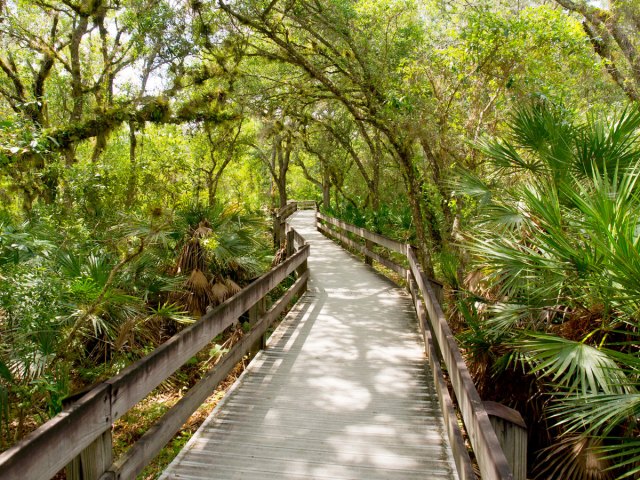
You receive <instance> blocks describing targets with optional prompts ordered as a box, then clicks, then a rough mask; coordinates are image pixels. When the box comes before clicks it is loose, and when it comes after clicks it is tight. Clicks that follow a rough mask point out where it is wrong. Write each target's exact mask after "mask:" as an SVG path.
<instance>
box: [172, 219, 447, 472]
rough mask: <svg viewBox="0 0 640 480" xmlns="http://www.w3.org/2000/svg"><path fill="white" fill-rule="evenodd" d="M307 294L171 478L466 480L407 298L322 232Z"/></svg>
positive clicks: (310, 234) (304, 225) (311, 233)
mask: <svg viewBox="0 0 640 480" xmlns="http://www.w3.org/2000/svg"><path fill="white" fill-rule="evenodd" d="M314 214H315V212H313V211H300V212H297V213H296V214H294V216H293V217H292V219H291V223H292V224H293V225H294V226H295V228H296V230H298V231H299V232H300V233H301V234H302V235H303V236H304V237H305V238H306V239H307V240H308V241H309V243H311V257H310V258H309V268H310V271H311V280H310V283H309V292H308V293H307V294H305V295H304V297H303V298H302V299H301V300H300V302H299V303H298V304H297V305H296V307H295V308H294V309H293V310H292V311H291V312H290V313H289V315H288V316H287V317H286V319H285V320H284V321H283V322H282V324H281V325H280V326H279V327H278V329H277V331H276V332H275V333H274V334H273V335H272V337H271V338H270V341H269V344H268V348H267V349H266V350H264V351H262V352H260V353H259V354H258V355H257V356H256V358H255V359H254V360H253V361H252V362H251V364H250V365H249V367H248V368H247V369H246V371H245V373H244V374H243V375H242V376H241V377H240V379H239V380H238V381H237V382H236V384H235V385H234V386H233V387H232V390H231V391H230V392H229V393H228V394H227V396H226V397H225V399H224V400H223V401H222V402H220V404H219V405H218V407H217V408H216V410H214V412H213V413H212V414H211V415H210V416H209V418H208V419H207V420H206V421H205V423H204V424H203V425H202V427H201V428H200V429H199V430H198V432H197V433H196V434H195V435H194V436H193V437H192V438H191V440H190V441H189V442H188V444H187V445H186V446H185V448H184V449H183V451H182V452H181V453H180V454H179V455H178V457H176V459H175V460H174V461H173V462H172V463H171V465H170V466H169V467H168V469H167V470H166V471H165V473H164V474H163V476H162V477H161V478H162V479H287V480H288V479H291V480H293V479H367V480H377V479H389V480H392V479H418V478H420V479H424V480H438V479H456V478H457V475H456V473H455V466H454V463H453V460H452V457H451V451H450V448H449V446H448V441H447V437H446V432H445V430H444V426H443V420H442V418H441V413H440V408H439V406H438V400H437V396H436V394H435V387H434V385H433V380H432V378H431V373H430V372H429V371H428V369H427V362H426V360H425V358H424V355H423V350H422V347H421V343H420V338H419V335H418V333H417V326H416V320H415V313H414V311H413V308H412V304H411V300H410V298H409V297H408V296H407V295H406V294H405V293H404V291H403V290H402V289H400V288H398V287H396V286H394V285H393V284H392V283H391V282H389V281H388V280H387V279H385V278H384V277H382V276H380V275H378V274H376V273H375V272H374V271H373V270H372V269H371V268H370V267H367V266H366V265H364V264H362V263H361V262H359V261H358V260H357V259H355V258H353V257H352V256H351V255H350V254H348V253H347V252H345V251H344V250H342V249H341V248H340V247H338V246H337V245H335V244H334V243H333V242H331V241H330V240H327V239H325V238H324V237H323V236H322V235H320V234H319V233H318V232H317V231H316V230H315V228H314Z"/></svg>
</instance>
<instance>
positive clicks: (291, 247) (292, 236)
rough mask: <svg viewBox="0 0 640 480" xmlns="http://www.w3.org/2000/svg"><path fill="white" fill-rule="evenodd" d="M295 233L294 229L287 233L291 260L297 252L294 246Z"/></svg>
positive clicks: (288, 252) (288, 253)
mask: <svg viewBox="0 0 640 480" xmlns="http://www.w3.org/2000/svg"><path fill="white" fill-rule="evenodd" d="M293 238H294V232H293V229H290V230H289V231H288V232H287V243H286V245H287V258H289V257H290V256H291V255H293V254H294V253H295V251H296V247H295V245H294V243H293V242H294V239H293Z"/></svg>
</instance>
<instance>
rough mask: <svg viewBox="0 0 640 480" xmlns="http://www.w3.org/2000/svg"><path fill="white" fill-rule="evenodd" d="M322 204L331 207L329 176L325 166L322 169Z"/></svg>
mask: <svg viewBox="0 0 640 480" xmlns="http://www.w3.org/2000/svg"><path fill="white" fill-rule="evenodd" d="M322 206H323V207H324V208H331V176H330V175H329V169H327V168H325V169H324V172H323V176H322Z"/></svg>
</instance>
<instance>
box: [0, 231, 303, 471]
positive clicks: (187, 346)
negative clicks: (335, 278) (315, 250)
mask: <svg viewBox="0 0 640 480" xmlns="http://www.w3.org/2000/svg"><path fill="white" fill-rule="evenodd" d="M298 239H299V240H300V241H299V242H298V245H299V248H298V249H297V251H295V249H294V250H292V252H291V255H290V256H289V257H288V258H287V259H286V260H285V261H284V262H283V263H281V264H280V265H278V266H277V267H275V268H273V269H272V270H271V271H270V272H268V273H266V274H265V275H263V276H262V277H260V278H258V279H257V280H255V281H254V282H253V283H251V284H250V285H249V286H248V287H246V288H245V289H243V290H242V291H240V292H239V293H238V294H236V295H234V296H233V297H231V298H230V299H228V300H227V301H225V302H224V303H222V304H221V305H219V306H218V307H216V308H214V309H213V310H211V311H210V312H209V313H207V314H206V315H204V316H203V317H202V318H200V319H199V320H198V321H197V322H196V323H194V324H193V325H191V326H189V327H188V328H185V329H184V330H182V331H181V332H180V333H178V334H177V335H175V336H173V337H172V338H171V339H169V340H168V341H167V342H165V343H164V344H162V345H161V346H160V347H158V348H157V349H155V350H154V351H153V352H152V353H151V354H149V355H147V356H146V357H144V358H142V359H140V360H138V361H137V362H135V363H133V364H132V365H129V366H128V367H126V368H125V369H123V370H122V371H121V372H120V373H119V374H118V375H116V376H115V377H112V378H110V379H108V380H106V381H105V382H103V383H101V384H99V385H97V386H96V387H94V388H92V389H91V390H90V391H89V392H87V393H86V394H84V395H83V396H81V397H80V398H79V399H78V400H77V401H75V402H73V404H71V405H70V406H69V407H68V408H66V409H65V410H64V411H63V412H62V413H60V414H58V415H57V416H56V417H54V418H53V419H52V420H50V421H49V422H47V423H45V424H44V425H42V426H41V427H40V428H38V429H37V430H36V431H34V432H33V433H32V434H30V435H28V436H27V437H25V439H23V440H22V441H21V442H19V443H18V444H17V445H15V446H14V447H12V448H11V449H9V450H7V451H5V452H4V453H2V454H0V479H1V480H31V479H33V480H36V479H37V480H46V479H49V478H51V477H53V476H54V475H56V473H57V472H58V471H60V470H61V469H62V468H64V467H65V466H67V478H82V479H83V480H107V479H114V480H115V479H133V478H135V477H136V475H137V474H138V473H140V472H141V471H142V469H143V468H144V467H145V466H146V465H147V464H148V463H149V462H150V461H151V460H152V459H153V458H154V457H155V456H156V455H157V454H158V453H159V451H160V450H161V449H162V448H163V447H164V445H166V444H167V443H168V442H169V441H170V440H171V438H172V437H173V435H174V434H175V433H176V432H177V431H178V430H179V429H180V427H181V426H182V425H183V424H184V423H185V422H186V421H187V419H188V418H189V417H190V416H191V415H192V413H193V412H195V410H196V409H197V408H198V407H199V406H200V405H201V404H202V403H203V402H204V400H206V398H207V397H208V396H209V395H211V394H212V393H213V391H214V390H215V387H216V386H217V385H218V383H220V381H221V380H223V379H224V378H225V377H226V376H227V375H228V373H229V372H230V371H231V370H232V369H233V367H234V366H235V365H236V364H237V363H238V362H239V361H240V360H241V359H242V358H243V357H244V355H245V354H246V353H247V352H248V351H249V350H250V349H252V347H253V346H254V345H255V344H256V343H258V342H261V339H263V338H264V335H265V332H266V331H267V329H268V328H269V326H270V325H271V324H272V323H273V321H274V320H275V319H277V318H278V316H279V315H280V314H281V313H282V312H283V311H284V310H285V308H286V307H287V305H288V304H289V303H291V301H292V300H293V299H294V298H295V297H299V296H300V293H301V292H303V291H304V290H305V289H306V283H307V279H308V277H309V272H308V271H307V258H308V256H309V245H307V244H305V242H304V239H301V237H299V236H298ZM294 271H295V272H296V273H297V280H296V281H295V283H294V284H293V285H292V286H291V287H290V288H289V289H288V290H287V292H286V293H285V294H284V295H283V296H282V297H281V298H280V299H279V300H278V301H276V302H275V303H274V304H273V306H272V307H271V308H270V309H269V310H268V311H267V312H264V311H260V310H261V309H260V306H261V305H262V304H263V302H262V300H263V299H264V298H265V296H266V295H267V294H268V293H269V292H270V291H271V290H273V289H274V288H275V287H276V286H277V285H279V284H280V283H281V282H282V281H283V280H284V279H285V278H287V277H288V276H289V275H290V274H291V273H293V272H294ZM248 311H249V312H250V317H253V318H255V319H256V323H255V324H254V325H253V328H252V329H251V331H250V332H249V333H248V334H246V335H245V336H244V337H242V339H241V340H240V341H239V342H238V343H237V344H236V345H235V346H234V347H233V348H231V350H230V351H229V352H228V353H227V354H226V355H225V356H224V358H223V359H222V360H221V361H220V362H219V363H218V364H217V365H216V366H215V367H214V368H213V369H211V370H210V371H209V372H208V373H207V374H206V375H205V376H204V377H203V378H202V379H201V380H200V382H199V383H198V384H197V385H196V386H194V387H193V388H191V389H190V390H189V391H188V392H187V393H186V394H185V395H184V397H183V398H182V399H181V400H180V401H179V402H178V403H177V404H176V405H175V406H174V407H172V408H171V409H170V410H169V411H168V412H167V413H166V414H165V415H164V416H163V417H162V418H161V419H160V420H159V421H158V422H157V423H156V424H155V425H154V426H153V427H151V429H150V430H148V431H147V432H146V433H145V434H144V435H143V436H142V438H141V439H140V440H138V441H137V442H136V443H135V444H134V445H133V446H132V447H131V448H130V449H129V450H128V451H127V452H126V453H125V454H124V455H123V456H122V457H121V458H118V459H117V460H116V461H115V462H114V461H113V458H112V446H111V427H112V425H113V422H115V421H116V420H117V419H118V418H120V417H122V416H123V415H124V414H125V413H126V412H127V411H128V410H130V409H131V408H132V407H133V406H134V405H136V404H137V403H138V402H139V401H140V400H142V399H143V398H144V397H145V396H147V395H148V394H149V393H150V392H151V391H152V390H153V389H154V388H156V387H157V386H158V385H159V384H160V383H161V382H163V381H164V380H166V379H167V378H168V377H169V376H170V375H172V374H173V373H174V372H175V371H176V370H178V368H180V367H181V366H182V365H183V364H184V363H185V362H186V361H187V360H189V359H190V358H192V357H193V356H194V355H195V354H196V353H198V352H199V351H200V350H202V349H203V348H204V347H205V346H206V345H207V344H208V343H209V342H210V341H212V340H213V339H214V338H215V337H216V336H217V335H218V334H219V333H221V332H222V331H223V330H225V329H226V328H227V327H229V326H230V325H232V324H233V323H234V322H236V321H237V319H238V318H239V317H240V316H241V315H242V314H244V313H245V312H248Z"/></svg>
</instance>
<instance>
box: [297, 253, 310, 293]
mask: <svg viewBox="0 0 640 480" xmlns="http://www.w3.org/2000/svg"><path fill="white" fill-rule="evenodd" d="M307 270H308V267H307V261H306V260H305V261H304V262H302V263H301V264H300V266H299V267H298V268H297V269H296V276H297V277H298V278H300V277H301V276H302V275H304V274H305V272H306V271H307ZM306 291H307V282H305V284H304V286H303V287H302V290H301V292H306Z"/></svg>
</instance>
